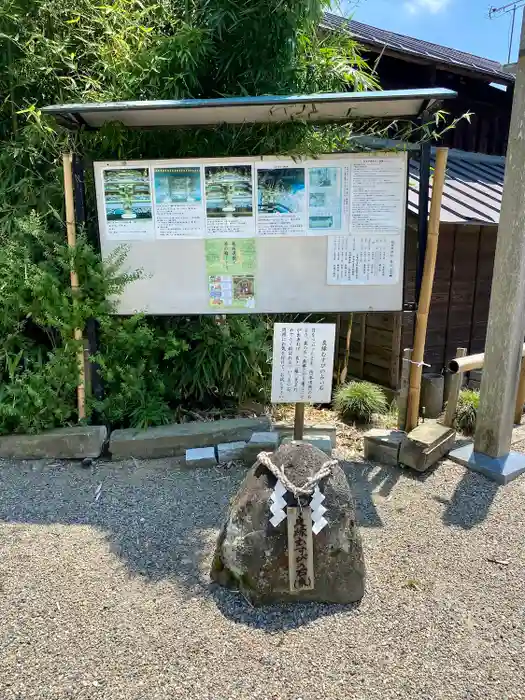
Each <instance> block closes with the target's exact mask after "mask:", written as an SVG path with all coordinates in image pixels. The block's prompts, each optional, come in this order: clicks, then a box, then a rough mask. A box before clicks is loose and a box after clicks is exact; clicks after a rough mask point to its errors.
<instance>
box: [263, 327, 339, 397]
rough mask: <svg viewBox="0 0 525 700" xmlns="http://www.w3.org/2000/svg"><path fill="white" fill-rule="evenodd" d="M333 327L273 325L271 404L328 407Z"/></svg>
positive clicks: (331, 370)
mask: <svg viewBox="0 0 525 700" xmlns="http://www.w3.org/2000/svg"><path fill="white" fill-rule="evenodd" d="M334 344H335V324H332V323H276V324H275V326H274V336H273V368H272V402H273V403H306V402H315V403H318V402H319V403H328V402H329V401H330V399H331V395H332V373H333V363H334Z"/></svg>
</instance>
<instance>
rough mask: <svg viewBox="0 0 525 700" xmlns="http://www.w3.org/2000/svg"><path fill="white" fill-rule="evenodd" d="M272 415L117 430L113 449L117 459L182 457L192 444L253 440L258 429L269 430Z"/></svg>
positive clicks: (111, 439) (110, 445) (110, 444)
mask: <svg viewBox="0 0 525 700" xmlns="http://www.w3.org/2000/svg"><path fill="white" fill-rule="evenodd" d="M269 428H270V419H269V418H267V417H266V416H264V417H260V418H223V419H222V420H216V421H191V422H190V423H175V424H173V425H161V426H158V427H156V428H148V429H147V430H134V429H132V428H128V429H125V430H114V431H113V432H112V433H111V438H110V441H109V451H110V452H111V454H112V456H113V457H114V458H115V459H120V458H125V457H143V458H145V459H148V458H156V457H180V456H183V455H184V454H185V453H186V450H189V449H191V448H192V447H210V446H213V445H218V444H219V443H221V442H235V441H238V440H249V439H250V437H251V436H252V434H253V433H254V432H257V431H262V430H269Z"/></svg>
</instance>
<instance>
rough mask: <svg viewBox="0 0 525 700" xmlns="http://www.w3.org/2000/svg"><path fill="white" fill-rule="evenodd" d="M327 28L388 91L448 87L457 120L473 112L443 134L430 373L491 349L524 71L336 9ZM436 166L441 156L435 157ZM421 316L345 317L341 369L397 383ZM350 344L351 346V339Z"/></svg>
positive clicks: (412, 195) (414, 203)
mask: <svg viewBox="0 0 525 700" xmlns="http://www.w3.org/2000/svg"><path fill="white" fill-rule="evenodd" d="M322 27H323V30H324V31H331V30H332V31H333V30H337V31H345V32H349V33H350V34H351V35H352V36H353V37H354V38H355V39H356V40H357V41H358V42H359V43H360V44H361V45H362V46H363V47H364V53H363V55H364V56H365V58H366V59H367V60H368V62H369V64H370V65H373V66H375V70H376V72H377V74H378V78H379V82H380V84H381V87H382V88H383V89H401V88H417V87H431V86H435V87H446V88H450V89H452V90H455V91H456V92H457V93H458V97H457V99H456V100H451V101H449V102H447V104H446V105H444V108H445V109H446V111H447V112H449V113H450V115H451V117H459V116H461V115H463V114H465V113H466V112H470V113H471V115H472V116H471V118H470V122H469V121H467V120H462V121H461V122H460V123H459V124H458V126H457V127H456V128H455V129H452V130H450V131H448V132H446V133H445V134H444V135H443V138H442V140H441V143H440V144H439V145H444V146H448V147H450V148H451V149H454V150H451V151H450V153H449V161H448V164H447V175H446V181H445V190H444V199H443V207H442V213H441V225H440V237H439V247H438V258H437V266H436V273H435V280H434V287H433V294H432V302H431V308H430V316H429V321H428V330H427V342H426V347H425V362H426V363H427V364H428V365H429V367H426V368H425V371H429V372H441V371H443V369H444V368H445V367H446V365H447V363H448V362H449V360H450V359H452V358H453V357H454V356H455V354H456V349H457V348H458V347H465V348H467V351H468V353H476V352H482V351H483V349H484V345H485V336H486V330H487V319H488V309H489V300H490V288H491V283H492V268H493V263H494V252H495V247H496V238H497V229H498V222H499V212H500V207H501V195H502V191H503V176H504V168H505V158H504V156H505V152H506V148H507V139H508V132H509V125H510V115H511V109H512V97H513V86H514V76H513V75H512V74H510V73H508V72H506V71H505V70H503V68H502V66H501V65H500V64H498V63H497V62H496V61H491V60H489V59H485V58H481V57H478V56H473V55H471V54H468V53H465V52H462V51H457V50H455V49H450V48H447V47H444V46H439V45H437V44H432V43H430V42H426V41H421V40H419V39H414V38H412V37H407V36H403V35H401V34H396V33H393V32H389V31H385V30H383V29H378V28H376V27H371V26H368V25H365V24H361V23H360V22H355V21H353V20H346V19H344V18H342V17H339V16H337V15H333V14H330V13H326V14H325V17H324V21H323V24H322ZM432 164H433V163H432ZM418 195H419V161H418V158H417V156H416V157H414V158H412V159H411V161H410V179H409V202H408V215H407V230H406V255H405V303H406V304H410V303H411V302H415V301H416V266H417V260H418ZM414 320H415V314H414V313H413V312H404V313H396V314H392V313H383V314H380V313H373V314H372V313H369V314H353V315H352V317H351V332H350V333H348V330H349V322H350V315H341V316H340V317H339V329H340V330H339V336H340V337H339V354H338V358H339V359H338V363H339V367H338V369H339V370H340V369H341V368H342V367H344V366H345V365H347V370H348V373H349V374H350V375H353V376H357V377H362V378H365V379H369V380H371V381H375V382H378V383H380V384H382V385H383V386H386V387H390V388H392V389H396V388H397V386H398V381H399V373H400V361H401V357H402V350H403V348H405V347H412V343H413V332H414ZM348 337H349V338H350V345H349V347H347V338H348Z"/></svg>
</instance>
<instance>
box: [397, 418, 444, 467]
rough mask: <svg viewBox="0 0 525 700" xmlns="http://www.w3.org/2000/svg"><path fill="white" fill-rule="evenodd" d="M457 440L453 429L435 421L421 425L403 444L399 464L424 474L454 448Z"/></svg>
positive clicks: (400, 449)
mask: <svg viewBox="0 0 525 700" xmlns="http://www.w3.org/2000/svg"><path fill="white" fill-rule="evenodd" d="M455 440H456V431H455V430H454V429H453V428H447V427H446V426H444V425H440V424H439V423H436V422H433V421H428V422H425V423H421V425H418V426H417V428H414V430H412V431H411V432H410V433H409V434H408V435H407V436H406V438H405V440H404V441H403V442H402V443H401V446H400V448H399V463H400V464H402V465H403V466H405V467H411V468H412V469H415V470H416V471H418V472H424V471H426V470H427V469H428V468H429V467H431V466H432V465H433V464H435V463H436V462H437V461H438V460H440V459H441V458H442V457H443V456H444V455H446V454H447V452H449V451H450V450H451V449H452V448H453V447H454V442H455Z"/></svg>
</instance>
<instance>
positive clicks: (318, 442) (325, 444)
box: [281, 435, 332, 456]
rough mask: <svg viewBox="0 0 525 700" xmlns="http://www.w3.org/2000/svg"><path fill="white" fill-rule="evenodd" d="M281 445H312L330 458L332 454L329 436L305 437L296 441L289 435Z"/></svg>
mask: <svg viewBox="0 0 525 700" xmlns="http://www.w3.org/2000/svg"><path fill="white" fill-rule="evenodd" d="M281 445H312V446H313V447H317V449H318V450H321V452H324V453H325V454H327V455H329V456H331V454H332V441H331V440H330V436H329V435H305V437H304V438H303V439H302V440H294V439H293V436H292V435H288V436H287V437H285V438H284V440H283V441H282V442H281Z"/></svg>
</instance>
